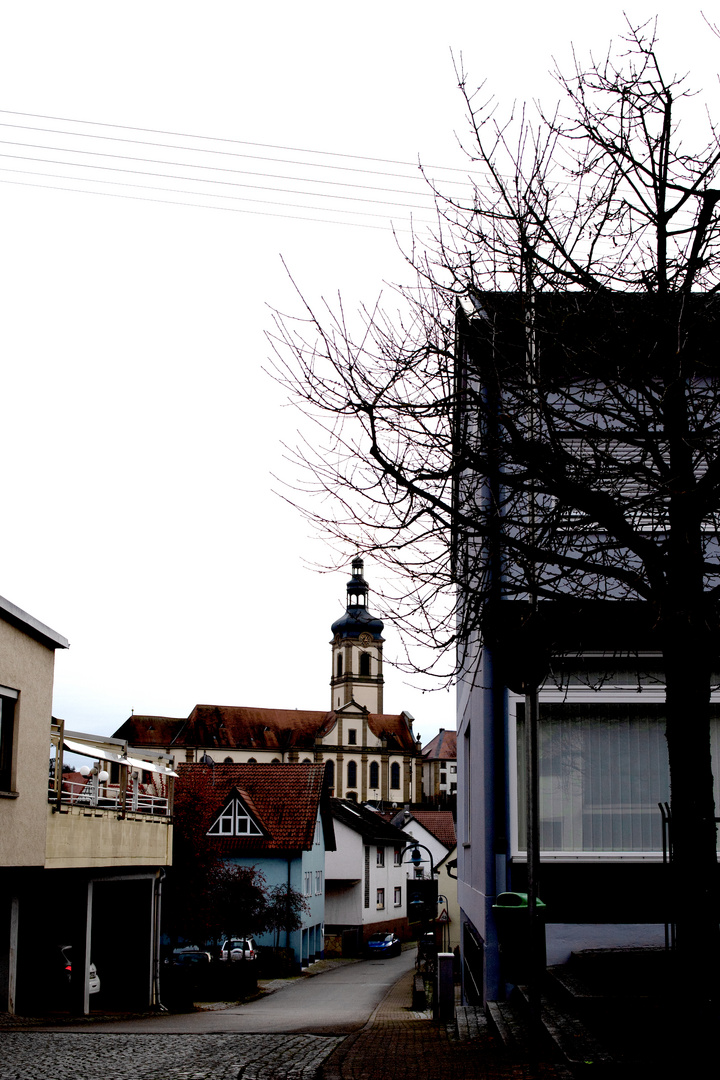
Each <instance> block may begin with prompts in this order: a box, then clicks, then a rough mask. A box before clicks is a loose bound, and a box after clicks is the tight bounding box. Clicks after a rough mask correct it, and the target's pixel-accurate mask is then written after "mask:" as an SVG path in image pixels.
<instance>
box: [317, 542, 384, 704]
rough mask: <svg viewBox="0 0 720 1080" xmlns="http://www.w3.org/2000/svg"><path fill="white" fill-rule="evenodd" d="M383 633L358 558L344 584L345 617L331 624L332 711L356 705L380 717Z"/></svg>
mask: <svg viewBox="0 0 720 1080" xmlns="http://www.w3.org/2000/svg"><path fill="white" fill-rule="evenodd" d="M382 632H383V624H382V620H381V619H375V618H373V616H372V615H371V614H370V612H369V610H368V583H367V581H366V580H365V577H364V576H363V561H362V559H361V558H360V556H359V555H358V556H357V558H355V559H353V563H352V577H351V578H350V580H349V581H348V583H347V608H346V611H345V614H344V615H343V616H342V617H341V618H339V619H336V621H335V622H334V623H333V624H332V635H333V637H332V678H331V679H330V686H331V688H332V699H331V704H330V708H331V709H332V710H337V709H341V708H342V707H343V706H344V705H347V704H348V703H349V702H350V701H355V702H356V704H358V705H362V706H363V707H364V708H366V709H367V711H368V712H370V713H382V711H383V673H382V647H383V640H384V639H383V636H382Z"/></svg>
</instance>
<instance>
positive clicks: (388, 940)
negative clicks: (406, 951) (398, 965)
mask: <svg viewBox="0 0 720 1080" xmlns="http://www.w3.org/2000/svg"><path fill="white" fill-rule="evenodd" d="M366 949H367V953H368V956H399V955H400V953H401V952H402V942H401V940H400V938H399V937H398V936H397V934H382V933H381V934H371V935H370V937H369V938H368V939H367V946H366Z"/></svg>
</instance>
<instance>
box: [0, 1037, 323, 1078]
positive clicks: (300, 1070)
mask: <svg viewBox="0 0 720 1080" xmlns="http://www.w3.org/2000/svg"><path fill="white" fill-rule="evenodd" d="M339 1042H342V1039H341V1038H337V1037H329V1038H326V1037H324V1036H320V1035H134V1034H133V1035H104V1034H96V1033H94V1032H92V1031H87V1032H83V1033H82V1034H76V1033H70V1032H44V1031H42V1032H40V1031H20V1032H4V1033H2V1034H1V1035H0V1080H286V1078H287V1080H290V1078H292V1080H312V1078H314V1077H315V1076H316V1075H317V1073H318V1068H319V1066H320V1064H321V1062H322V1061H323V1059H324V1058H326V1057H327V1055H328V1054H330V1053H332V1051H333V1050H334V1049H335V1047H336V1046H337V1044H338V1043H339Z"/></svg>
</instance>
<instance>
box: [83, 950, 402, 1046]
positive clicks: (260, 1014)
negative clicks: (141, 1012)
mask: <svg viewBox="0 0 720 1080" xmlns="http://www.w3.org/2000/svg"><path fill="white" fill-rule="evenodd" d="M414 962H415V950H414V949H411V950H409V951H407V952H403V953H402V954H401V955H400V956H397V957H392V958H388V959H383V960H365V961H363V962H362V963H360V964H348V965H347V966H343V967H338V968H336V969H335V970H334V971H326V972H324V974H322V975H319V976H317V977H316V978H312V979H297V980H296V981H293V982H291V983H290V985H289V986H287V988H284V989H283V990H281V991H279V992H278V993H275V994H269V995H267V996H265V997H262V998H260V999H259V1000H257V1001H251V1002H248V1003H247V1004H246V1005H237V1006H234V1007H232V1008H229V1009H221V1010H218V1011H215V1010H212V1011H208V1012H197V1013H185V1014H180V1015H177V1014H175V1015H172V1016H170V1015H167V1014H160V1015H158V1016H153V1017H148V1018H145V1019H142V1020H122V1021H114V1022H112V1023H106V1024H103V1023H94V1024H93V1026H92V1030H93V1031H94V1032H117V1033H128V1032H133V1031H134V1032H138V1033H143V1034H151V1033H157V1034H165V1035H168V1034H173V1033H177V1034H188V1033H191V1032H195V1033H198V1034H203V1033H228V1034H230V1033H232V1032H240V1031H242V1032H248V1033H250V1032H252V1033H254V1034H265V1033H271V1032H285V1033H288V1034H315V1035H318V1034H322V1035H349V1034H351V1033H352V1032H354V1031H359V1030H360V1028H362V1027H363V1026H364V1025H365V1024H366V1023H367V1021H368V1019H369V1017H370V1014H371V1013H372V1011H373V1009H374V1008H375V1007H376V1006H377V1005H378V1004H379V1003H380V1001H382V999H383V997H384V996H385V994H386V993H387V991H388V990H389V989H390V987H391V986H393V985H394V983H395V982H397V980H398V979H399V978H400V977H401V976H402V975H403V974H404V973H405V972H406V971H409V970H410V968H411V967H412V966H413V964H414ZM64 1030H65V1031H73V1030H77V1031H81V1030H83V1028H81V1027H78V1028H77V1029H74V1028H72V1027H65V1029H64ZM85 1030H86V1029H85Z"/></svg>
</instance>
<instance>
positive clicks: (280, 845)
mask: <svg viewBox="0 0 720 1080" xmlns="http://www.w3.org/2000/svg"><path fill="white" fill-rule="evenodd" d="M178 773H179V778H178V780H177V781H176V792H177V794H176V798H178V799H182V798H183V794H190V793H191V796H192V798H193V800H194V802H195V804H196V806H197V813H198V814H199V815H200V816H201V818H202V824H203V827H204V829H205V831H206V832H207V830H208V829H209V828H210V826H211V825H212V823H213V821H214V820H215V818H216V817H217V815H218V814H219V813H220V811H221V810H222V809H223V807H224V806H226V804H227V803H228V801H229V799H230V797H231V795H232V793H233V791H237V793H238V794H239V795H240V798H241V799H243V800H244V801H245V802H246V804H247V807H248V810H250V812H251V813H252V814H253V816H254V817H256V818H257V820H258V824H259V825H260V826H261V827H262V828H263V829H264V830H265V834H266V835H265V836H263V837H258V836H251V837H234V838H229V837H228V838H222V839H216V838H213V839H212V840H211V841H209V842H212V843H214V844H217V845H218V846H219V847H220V848H221V849H222V851H223V852H232V853H240V852H242V853H257V854H258V855H261V854H263V853H266V852H279V851H283V852H285V851H297V850H302V851H309V850H310V848H311V847H312V845H313V840H314V836H315V822H316V820H317V815H318V810H321V812H322V813H323V814H324V815H327V817H328V818H329V798H328V794H327V792H328V789H327V787H326V785H325V782H324V780H325V766H324V765H310V764H304V763H299V764H292V765H265V764H257V765H189V764H188V765H180V766H179V767H178ZM324 824H325V822H324ZM331 835H332V827H331V826H330V836H331ZM328 840H329V836H328V834H327V830H326V845H327V846H329V847H331V846H332V844H330V843H328ZM333 843H334V841H333Z"/></svg>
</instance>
